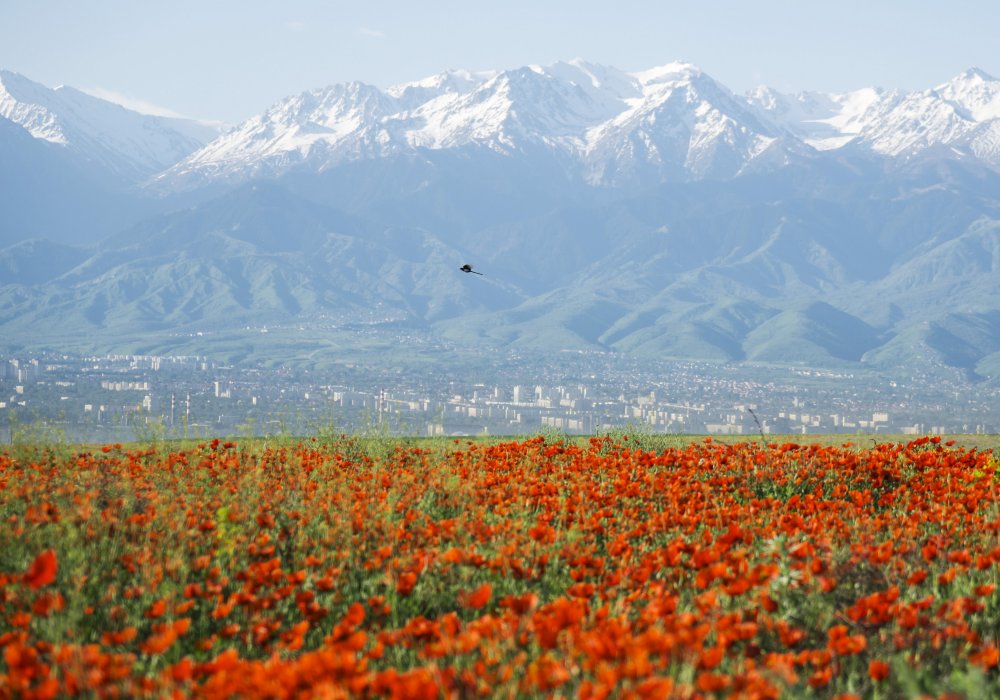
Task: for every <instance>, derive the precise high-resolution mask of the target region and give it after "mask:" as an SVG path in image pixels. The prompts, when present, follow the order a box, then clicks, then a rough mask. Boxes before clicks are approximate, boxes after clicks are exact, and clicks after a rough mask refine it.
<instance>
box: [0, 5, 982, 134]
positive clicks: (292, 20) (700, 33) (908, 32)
mask: <svg viewBox="0 0 1000 700" xmlns="http://www.w3.org/2000/svg"><path fill="white" fill-rule="evenodd" d="M998 27H1000V2H997V1H996V0H953V1H952V2H950V3H947V4H945V3H942V2H936V1H930V0H881V1H880V0H867V1H865V2H860V1H856V0H841V1H840V2H823V1H819V0H752V1H751V0H702V1H701V2H677V1H670V0H661V1H660V2H635V1H632V0H615V2H610V1H605V2H595V1H593V0H577V1H575V2H566V1H563V0H556V1H550V2H545V0H530V1H525V0H494V1H493V2H489V3H481V2H476V1H475V0H462V1H451V0H441V1H434V0H426V1H425V2H414V1H413V0H401V1H395V0H393V1H389V0H369V1H362V0H357V1H356V2H338V1H332V0H327V1H324V0H283V1H281V2H278V1H277V0H276V1H274V2H263V1H259V0H169V1H164V0H90V1H88V2H84V1H82V0H2V2H0V68H5V69H8V70H13V71H16V72H18V73H22V74H23V75H25V76H27V77H28V78H31V79H32V80H36V81H38V82H40V83H43V84H45V85H49V86H53V87H54V86H56V85H61V84H65V85H72V86H74V87H78V88H81V89H84V90H87V91H90V92H94V93H96V94H101V95H104V96H107V97H112V98H115V99H118V100H120V101H123V102H128V103H130V104H133V105H136V106H141V105H145V106H146V107H147V108H149V109H153V108H160V109H161V110H162V109H168V110H171V111H173V112H175V113H177V114H181V115H184V116H189V117H195V118H201V119H216V120H222V121H226V122H237V121H240V120H242V119H245V118H247V117H249V116H252V115H254V114H256V113H259V112H262V111H263V110H264V109H266V108H267V107H268V106H269V105H270V104H272V103H274V102H275V101H277V100H279V99H281V98H283V97H286V96H288V95H291V94H294V93H297V92H301V91H303V90H308V89H313V88H318V87H323V86H325V85H330V84H333V83H338V82H344V81H348V80H360V81H363V82H367V83H371V84H374V85H377V86H379V87H388V86H389V85H393V84H396V83H400V82H406V81H409V80H417V79H419V78H423V77H426V76H428V75H432V74H434V73H437V72H440V71H442V70H445V69H449V68H467V69H470V70H487V69H503V68H516V67H519V66H523V65H527V64H531V63H537V64H543V65H544V64H548V63H553V62H555V61H557V60H569V59H572V58H578V57H579V58H585V59H587V60H590V61H593V62H596V63H603V64H607V65H612V66H616V67H618V68H621V69H623V70H629V71H632V70H641V69H645V68H651V67H653V66H657V65H662V64H664V63H669V62H670V61H674V60H685V61H690V62H691V63H695V64H697V65H699V66H700V67H701V68H702V69H704V70H705V71H706V72H707V73H709V74H710V75H712V76H713V77H714V78H716V79H717V80H719V81H721V82H722V83H724V84H725V85H727V86H728V87H729V88H731V89H733V90H734V91H736V92H743V91H744V90H746V89H748V88H751V87H754V86H756V85H761V84H766V85H770V86H772V87H775V88H777V89H779V90H784V91H796V90H802V89H816V90H822V91H838V90H849V89H855V88H860V87H864V86H868V85H877V86H882V87H899V88H904V89H922V88H927V87H931V86H933V85H936V84H939V83H941V82H944V81H945V80H948V79H949V78H951V77H953V76H954V75H956V74H958V73H960V72H961V71H963V70H965V69H966V68H970V67H972V66H978V67H979V68H982V69H983V70H985V71H986V72H987V73H990V74H992V75H994V76H1000V48H998V46H1000V42H998V40H997V36H998V29H997V28H998Z"/></svg>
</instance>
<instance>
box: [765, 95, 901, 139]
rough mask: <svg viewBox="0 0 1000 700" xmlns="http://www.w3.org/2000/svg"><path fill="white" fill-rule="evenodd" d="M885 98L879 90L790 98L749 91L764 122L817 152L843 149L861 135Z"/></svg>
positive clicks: (791, 96)
mask: <svg viewBox="0 0 1000 700" xmlns="http://www.w3.org/2000/svg"><path fill="white" fill-rule="evenodd" d="M883 96H884V93H883V92H882V91H881V90H878V89H876V88H862V89H861V90H854V91H852V92H844V93H830V94H825V93H820V92H800V93H798V94H795V95H786V94H782V93H780V92H778V91H776V90H773V89H771V88H769V87H758V88H755V89H753V90H751V91H750V92H748V93H747V95H746V99H747V102H748V103H749V104H750V106H751V107H752V108H753V109H754V110H755V112H756V113H757V114H758V115H759V116H760V117H761V118H762V119H766V120H772V121H774V122H776V123H777V124H779V125H780V126H781V127H782V128H783V129H785V130H787V131H788V132H789V133H791V134H793V135H794V136H796V137H798V138H800V139H802V140H803V141H804V142H805V143H806V144H808V145H809V146H812V147H813V148H815V149H816V150H819V151H827V150H832V149H835V148H840V147H841V146H843V145H845V144H847V143H848V142H850V141H851V140H852V139H854V138H855V137H856V136H857V135H858V134H859V133H861V130H862V129H863V128H864V127H865V125H866V123H867V121H866V119H867V118H866V115H867V114H868V113H869V110H871V109H872V108H873V107H874V106H875V105H877V104H878V103H879V101H880V100H881V99H882V98H883Z"/></svg>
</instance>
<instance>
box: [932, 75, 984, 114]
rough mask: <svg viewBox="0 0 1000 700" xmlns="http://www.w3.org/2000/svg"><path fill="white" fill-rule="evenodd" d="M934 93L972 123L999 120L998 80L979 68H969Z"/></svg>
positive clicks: (937, 88) (935, 89)
mask: <svg viewBox="0 0 1000 700" xmlns="http://www.w3.org/2000/svg"><path fill="white" fill-rule="evenodd" d="M934 92H935V93H936V94H937V95H938V96H939V97H940V98H941V99H943V100H945V101H946V102H948V103H949V104H950V105H952V106H953V107H954V108H955V109H956V111H958V112H959V113H961V114H962V115H963V116H965V117H966V118H968V119H970V120H972V121H976V122H982V121H987V120H989V119H998V118H1000V80H997V79H996V78H994V77H993V76H991V75H989V74H988V73H986V72H985V71H982V70H980V69H979V68H970V69H969V70H967V71H965V72H964V73H962V74H961V75H957V76H955V77H954V78H952V79H951V80H949V81H948V82H947V83H945V84H943V85H939V86H938V87H936V88H934Z"/></svg>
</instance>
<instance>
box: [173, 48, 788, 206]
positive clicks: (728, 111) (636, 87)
mask: <svg viewBox="0 0 1000 700" xmlns="http://www.w3.org/2000/svg"><path fill="white" fill-rule="evenodd" d="M781 133H782V132H781V130H780V129H779V128H777V127H776V126H775V125H773V124H771V123H767V122H764V121H761V120H760V119H759V118H758V116H757V115H756V114H755V113H754V112H753V110H751V109H750V108H749V107H748V105H747V104H746V102H745V101H744V100H742V99H741V98H739V97H736V96H735V95H733V94H732V93H731V92H730V91H729V90H728V89H727V88H725V87H723V86H722V85H720V84H718V83H717V82H715V81H714V80H713V79H712V78H711V77H709V76H708V75H706V74H704V73H703V72H702V71H701V70H699V69H698V68H697V67H695V66H693V65H690V64H684V63H673V64H668V65H666V66H662V67H660V68H657V69H653V70H649V71H643V72H638V73H631V74H630V73H625V72H623V71H620V70H617V69H615V68H610V67H606V66H599V65H595V64H590V63H587V62H585V61H581V60H575V61H570V62H566V63H563V62H560V63H556V64H554V65H552V66H547V67H541V66H526V67H523V68H518V69H513V70H505V71H501V72H498V73H478V74H476V73H470V72H467V71H451V72H447V73H442V74H439V75H437V76H433V77H431V78H428V79H425V80H421V81H418V82H414V83H408V84H404V85H399V86H395V87H392V88H390V89H388V90H386V91H381V90H378V89H377V88H375V87H373V86H370V85H362V84H359V83H352V84H348V85H335V86H331V87H329V88H325V89H322V90H315V91H312V92H308V93H303V94H301V95H297V96H295V97H291V98H288V99H286V100H284V101H282V102H280V103H278V104H276V105H274V106H273V107H271V108H270V109H269V110H267V112H265V113H264V114H263V115H260V116H258V117H254V118H252V119H250V120H247V121H246V122H244V123H243V124H240V125H239V126H237V127H236V128H235V129H233V130H231V131H230V132H229V133H227V134H225V135H223V136H221V137H220V138H219V139H217V140H216V141H214V142H213V143H211V144H209V145H208V146H206V147H205V148H203V149H201V150H200V151H198V152H196V153H194V154H192V155H191V156H190V157H188V158H187V159H185V160H184V161H182V162H181V163H178V164H177V165H176V166H174V167H173V168H171V169H170V170H168V171H167V172H165V173H163V174H162V175H160V176H159V178H158V180H159V181H160V182H162V183H167V184H170V185H173V186H177V185H178V184H180V186H181V187H184V186H188V187H190V186H197V185H199V184H201V183H203V182H205V181H206V180H209V181H210V180H212V179H223V180H226V181H229V182H239V181H242V180H246V179H248V178H250V177H254V176H259V175H261V174H265V173H266V174H268V175H280V174H282V173H284V172H288V171H290V170H294V169H298V168H306V169H309V170H314V171H323V170H326V169H328V168H330V167H333V166H335V165H338V164H340V163H342V162H345V161H346V160H350V159H365V158H377V157H382V156H385V155H388V154H391V153H406V152H409V153H413V152H418V151H420V150H421V149H432V150H433V149H449V148H463V147H466V146H479V147H485V148H488V149H490V150H493V151H496V152H500V153H506V154H517V153H524V152H528V151H531V152H535V151H537V150H538V149H541V150H543V151H548V152H551V153H555V154H557V155H559V156H569V157H570V158H572V159H575V161H576V162H577V163H579V164H580V165H581V166H582V171H581V172H582V173H583V174H582V177H584V178H585V179H588V180H590V181H591V182H593V183H594V184H602V183H613V182H618V181H621V180H624V179H627V178H628V177H632V176H633V175H636V174H641V173H644V172H645V170H646V169H647V167H651V168H653V170H654V171H656V172H658V173H660V174H661V175H663V176H665V177H671V178H674V177H680V178H682V179H688V178H697V177H704V176H709V175H713V176H714V175H725V176H730V175H733V174H735V173H737V172H738V171H739V170H740V169H741V168H742V167H744V166H745V165H746V163H747V162H749V161H752V160H753V159H754V158H756V157H757V156H758V155H760V154H761V153H762V152H764V151H765V150H766V149H767V148H768V146H769V145H771V143H772V142H774V141H775V139H776V138H777V137H778V136H779V135H781Z"/></svg>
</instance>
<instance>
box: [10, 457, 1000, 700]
mask: <svg viewBox="0 0 1000 700" xmlns="http://www.w3.org/2000/svg"><path fill="white" fill-rule="evenodd" d="M998 492H1000V464H998V461H997V460H996V459H995V457H994V456H993V453H992V452H990V451H988V450H976V449H967V448H962V447H957V446H954V445H949V444H942V443H941V442H940V440H938V439H937V438H921V439H918V440H915V441H913V442H910V443H909V444H896V443H886V444H875V445H873V446H871V447H866V448H861V447H858V446H853V445H850V444H847V445H842V446H821V445H799V444H792V443H786V444H760V443H756V442H744V443H738V444H732V445H725V444H721V443H717V442H714V441H712V440H711V439H705V440H703V441H698V442H694V443H692V444H690V445H687V446H683V447H675V448H669V449H664V450H661V451H655V452H654V451H646V450H643V449H640V448H637V447H634V446H632V445H630V443H629V441H628V439H627V438H621V439H617V440H612V439H611V438H593V439H591V440H590V441H589V443H587V442H583V443H579V444H577V443H573V442H569V441H561V440H553V439H548V440H547V439H545V438H543V437H536V438H530V439H521V440H516V441H510V442H497V443H495V444H486V443H480V442H471V441H454V442H438V443H432V444H431V443H429V444H427V445H423V446H421V445H420V444H417V445H416V446H414V445H412V444H410V445H406V444H402V443H401V444H400V445H399V446H398V447H396V448H395V449H385V450H380V451H378V452H373V451H371V450H365V449H363V445H361V444H360V443H359V442H358V441H357V440H353V439H351V438H349V437H342V438H340V439H336V440H329V441H325V442H324V441H316V440H309V441H303V442H301V443H294V444H293V443H289V444H266V443H265V444H251V445H242V444H235V443H232V442H222V441H220V440H213V441H211V442H208V441H206V442H205V443H203V444H199V445H191V446H187V447H180V446H173V447H171V446H169V445H168V446H163V445H160V446H156V445H151V446H149V447H145V448H143V447H138V446H121V445H107V446H104V447H103V448H101V447H96V448H82V447H80V448H74V450H62V451H57V450H55V449H39V450H35V451H24V452H21V453H16V452H14V451H11V452H8V453H0V518H2V523H0V651H2V654H0V698H13V697H18V698H52V697H76V696H83V697H122V698H125V697H143V696H145V697H206V698H237V697H238V698H254V697H268V698H284V697H303V698H307V697H308V698H354V697H357V698H383V697H385V698H471V697H501V698H506V697H511V698H521V697H580V698H605V697H615V698H618V697H635V698H670V697H677V698H689V697H691V698H693V697H706V698H707V697H718V698H723V697H746V698H778V697H831V698H832V697H841V698H847V697H859V698H898V697H921V696H926V697H956V698H958V697H969V698H979V697H983V698H985V697H1000V638H998V636H1000V593H998V592H997V583H998V578H1000V498H998V496H1000V493H998Z"/></svg>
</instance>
